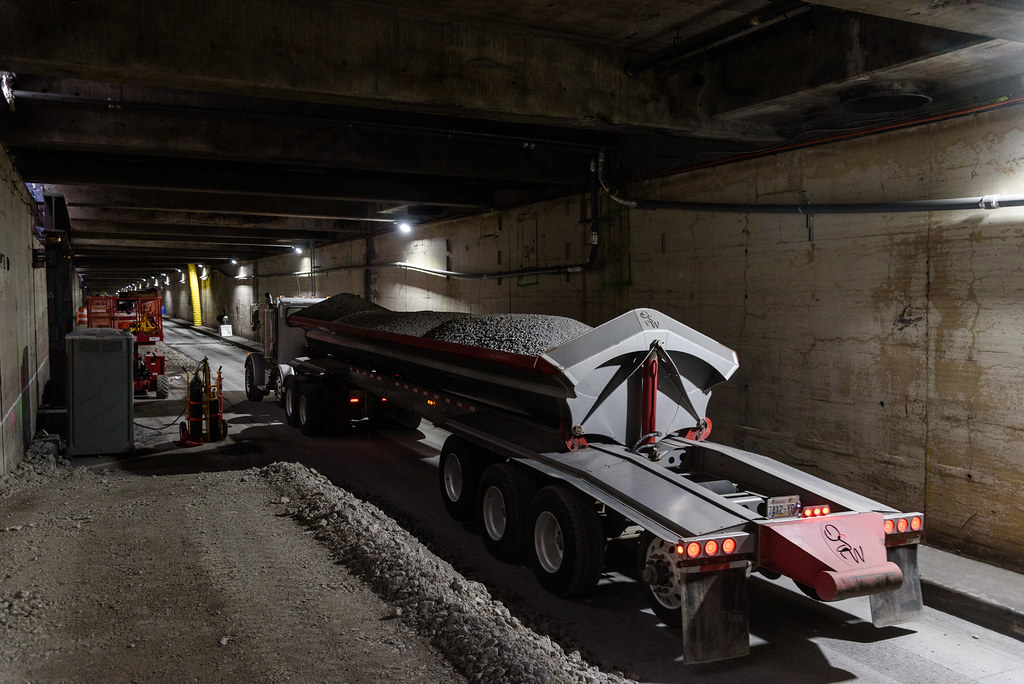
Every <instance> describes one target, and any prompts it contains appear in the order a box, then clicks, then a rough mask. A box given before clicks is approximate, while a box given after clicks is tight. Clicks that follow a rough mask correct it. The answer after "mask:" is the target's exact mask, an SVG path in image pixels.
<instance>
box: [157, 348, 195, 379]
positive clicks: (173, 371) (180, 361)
mask: <svg viewBox="0 0 1024 684" xmlns="http://www.w3.org/2000/svg"><path fill="white" fill-rule="evenodd" d="M156 351H157V353H158V354H162V355H163V357H164V370H166V371H167V374H168V375H177V374H178V373H181V372H182V369H185V368H187V369H188V371H189V372H190V373H191V372H193V371H195V369H196V365H197V364H198V361H197V360H196V359H193V358H192V357H191V356H187V355H185V354H182V353H181V352H180V351H178V350H177V349H174V348H173V347H171V346H169V345H167V344H165V343H163V342H157V343H156Z"/></svg>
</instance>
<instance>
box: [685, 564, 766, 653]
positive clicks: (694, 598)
mask: <svg viewBox="0 0 1024 684" xmlns="http://www.w3.org/2000/svg"><path fill="white" fill-rule="evenodd" d="M682 587H683V605H682V611H683V625H682V629H683V660H684V661H685V662H686V663H688V664H689V663H706V662H711V661H715V660H725V659H726V658H738V657H740V656H745V655H747V654H749V653H750V625H749V620H748V618H747V569H746V567H739V568H729V569H727V570H719V571H714V572H691V573H687V574H685V575H684V577H683V582H682Z"/></svg>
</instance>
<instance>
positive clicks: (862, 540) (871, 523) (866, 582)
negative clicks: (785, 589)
mask: <svg viewBox="0 0 1024 684" xmlns="http://www.w3.org/2000/svg"><path fill="white" fill-rule="evenodd" d="M759 548H760V550H759V556H760V557H759V559H758V563H759V564H760V565H761V566H763V567H765V568H767V569H769V570H773V571H775V572H778V573H781V574H783V575H786V576H787V577H790V578H792V579H793V580H794V581H796V582H800V583H801V584H805V585H807V586H809V587H813V588H814V589H815V591H816V592H817V593H818V596H819V597H820V598H821V599H822V600H823V601H838V600H840V599H844V598H849V597H851V596H864V595H867V594H876V593H880V592H884V591H892V590H893V589H896V588H898V587H899V586H900V585H901V584H902V583H903V572H902V571H901V570H900V568H899V566H897V565H896V564H895V563H891V562H889V561H888V560H887V558H886V551H885V532H884V530H883V518H882V514H881V513H849V514H837V515H831V516H826V517H822V518H808V519H800V520H784V521H779V522H768V523H764V524H762V525H761V528H760V545H759Z"/></svg>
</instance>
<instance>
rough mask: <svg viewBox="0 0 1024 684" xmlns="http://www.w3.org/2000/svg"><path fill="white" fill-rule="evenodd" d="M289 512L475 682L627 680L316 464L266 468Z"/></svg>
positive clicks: (593, 683) (592, 683)
mask: <svg viewBox="0 0 1024 684" xmlns="http://www.w3.org/2000/svg"><path fill="white" fill-rule="evenodd" d="M262 473H263V475H264V476H265V477H267V478H268V480H269V481H270V482H271V484H272V485H273V486H274V488H275V489H277V491H279V492H281V493H282V494H284V495H286V498H284V499H283V501H289V503H290V504H291V507H290V509H289V512H290V513H292V515H294V516H295V518H296V519H298V520H299V521H301V522H303V523H305V524H306V525H309V526H310V527H312V529H313V530H315V534H316V536H317V538H318V539H319V540H320V541H321V542H322V543H324V544H325V545H326V546H327V547H328V548H330V549H331V552H332V553H333V554H334V555H335V557H336V558H337V559H338V560H339V561H340V562H342V563H344V564H345V565H346V566H347V567H348V568H349V569H350V570H352V571H353V572H354V573H356V574H357V575H359V576H360V577H361V578H362V579H363V580H364V581H365V582H367V583H368V584H369V585H370V586H371V587H373V589H374V590H375V591H376V592H377V593H378V594H379V595H380V596H381V597H382V598H384V600H385V601H387V602H389V603H391V604H392V605H394V606H395V615H396V616H399V617H401V619H402V620H404V621H405V622H406V623H407V624H409V625H411V626H412V627H413V628H415V629H416V630H417V631H419V632H420V633H421V634H423V635H424V636H427V637H428V638H430V639H431V641H432V643H433V645H434V646H435V648H437V649H438V650H439V651H441V653H442V654H444V656H445V657H446V658H447V659H448V660H449V661H450V662H451V663H452V665H453V666H454V667H455V668H456V669H458V670H460V671H461V672H462V673H463V674H465V675H466V677H467V678H468V679H469V680H470V681H472V682H478V683H491V682H493V683H494V684H498V683H500V682H520V683H522V684H527V683H529V682H537V683H538V684H547V683H548V682H566V683H568V682H581V683H582V682H586V683H588V684H599V683H606V682H607V683H611V682H616V683H618V682H626V681H631V680H625V679H623V678H622V677H621V676H619V675H616V674H606V673H604V672H601V671H600V670H598V669H597V668H596V667H593V666H591V665H588V664H587V663H586V662H584V661H583V659H582V658H581V657H580V655H579V653H577V652H575V651H574V652H572V653H570V654H568V655H566V653H565V651H564V650H562V647H561V646H559V645H558V644H556V643H553V642H552V641H551V639H550V638H549V637H546V636H541V635H539V634H537V633H536V632H534V631H533V630H531V629H529V628H528V627H526V626H524V625H523V624H522V623H521V622H520V621H519V620H518V619H517V618H516V617H514V616H513V615H512V614H511V613H509V610H508V608H506V607H505V606H504V605H503V604H501V603H500V602H498V601H495V600H494V599H493V598H491V596H490V594H489V593H488V592H487V589H486V587H484V585H482V584H480V583H479V582H473V581H470V580H467V579H466V578H464V577H463V576H462V575H460V574H459V573H458V572H456V571H455V569H454V568H452V566H451V565H450V564H448V563H446V562H445V561H443V560H441V559H440V558H438V557H437V556H435V555H434V554H433V553H431V552H430V551H429V550H428V549H427V548H426V547H424V546H423V545H422V544H420V543H419V541H417V540H416V538H415V537H413V536H412V535H411V534H409V533H408V532H406V531H405V530H404V529H402V528H401V527H400V526H399V525H398V523H396V522H395V521H394V520H392V519H391V518H389V517H387V516H386V515H384V513H383V512H381V511H380V509H378V508H376V507H375V506H373V505H371V504H369V503H366V502H364V501H360V500H359V499H357V498H356V497H355V496H353V495H352V494H350V493H349V492H347V491H345V490H343V489H339V488H338V487H335V486H334V485H333V484H331V482H330V481H328V480H327V478H325V477H323V476H322V475H320V474H318V473H317V472H316V471H315V470H311V469H308V468H305V467H303V466H301V465H298V464H294V463H274V464H272V465H270V466H268V467H266V468H264V469H263V471H262Z"/></svg>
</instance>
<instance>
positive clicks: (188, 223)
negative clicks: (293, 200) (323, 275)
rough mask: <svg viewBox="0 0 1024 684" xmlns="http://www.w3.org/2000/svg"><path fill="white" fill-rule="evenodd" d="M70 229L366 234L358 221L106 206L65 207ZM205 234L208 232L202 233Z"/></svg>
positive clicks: (361, 223) (363, 226)
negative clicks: (103, 227) (118, 227)
mask: <svg viewBox="0 0 1024 684" xmlns="http://www.w3.org/2000/svg"><path fill="white" fill-rule="evenodd" d="M68 214H69V216H70V219H71V224H72V226H73V227H74V228H75V229H76V230H77V229H86V230H88V229H90V227H91V226H92V225H96V224H99V225H107V226H115V225H121V224H126V225H128V226H132V227H135V228H136V229H140V230H142V229H151V228H153V227H154V226H168V228H169V229H173V230H182V229H193V230H197V231H198V230H202V229H208V228H217V229H219V230H218V231H217V234H221V231H222V230H224V229H237V230H239V231H243V230H244V231H247V232H248V233H249V234H253V233H258V232H260V231H274V232H278V233H281V232H283V233H303V234H319V233H322V234H325V235H335V234H337V233H340V232H351V233H353V234H362V235H365V234H366V224H365V223H363V222H360V221H343V220H338V219H310V218H301V217H294V216H246V215H232V214H217V213H209V212H196V211H163V210H146V209H108V208H106V207H69V209H68ZM206 232H207V233H209V231H208V230H207V231H206Z"/></svg>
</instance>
